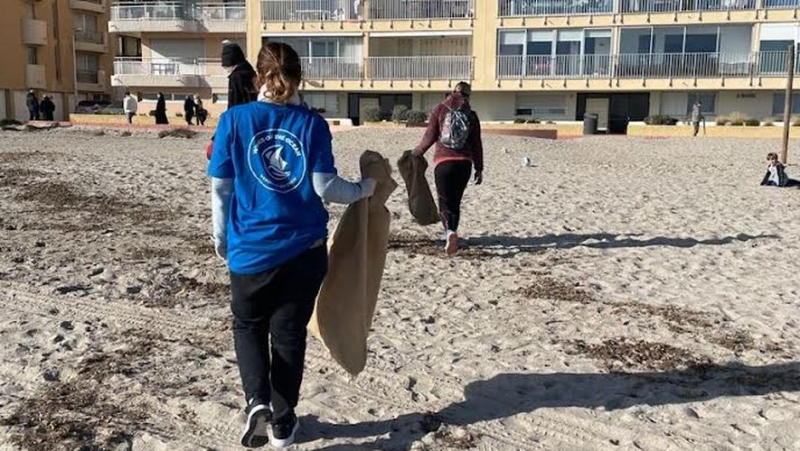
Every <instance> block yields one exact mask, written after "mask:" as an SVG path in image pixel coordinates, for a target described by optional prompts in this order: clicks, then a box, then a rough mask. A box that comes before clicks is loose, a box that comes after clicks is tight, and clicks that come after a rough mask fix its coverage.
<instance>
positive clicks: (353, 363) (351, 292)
mask: <svg viewBox="0 0 800 451" xmlns="http://www.w3.org/2000/svg"><path fill="white" fill-rule="evenodd" d="M361 176H362V177H363V178H372V179H375V181H377V182H378V183H377V188H376V189H375V194H374V195H373V196H372V197H371V198H369V199H364V200H360V201H358V202H356V203H354V204H352V205H350V206H349V207H347V210H346V211H345V213H344V215H343V216H342V219H341V220H340V221H339V225H338V226H337V227H336V232H334V234H333V237H332V239H331V243H330V251H329V254H330V255H329V264H328V275H327V276H326V277H325V281H324V282H323V283H322V288H321V289H320V293H319V296H318V297H317V304H316V307H315V309H314V315H313V316H312V317H311V322H310V323H309V326H308V327H309V330H310V331H311V333H312V335H314V336H315V337H317V338H318V339H320V340H321V341H322V343H323V344H324V345H325V347H326V348H327V349H328V351H330V353H331V356H332V357H333V358H334V359H335V360H336V361H337V362H338V363H339V364H340V365H341V366H342V368H344V369H345V371H347V372H348V373H350V374H351V375H353V376H356V375H358V374H359V373H360V372H361V371H362V370H363V369H364V366H365V365H366V362H367V336H368V335H369V330H370V327H371V326H372V317H373V315H374V313H375V304H376V303H377V301H378V292H379V291H380V286H381V278H382V277H383V268H384V265H385V263H386V252H387V247H388V244H389V222H390V221H391V215H390V214H389V210H387V209H386V205H385V204H386V201H387V200H388V199H389V196H390V195H391V194H392V192H393V191H394V190H395V189H396V188H397V183H396V182H395V181H394V180H393V179H392V168H391V165H390V164H389V161H388V160H386V159H384V158H383V157H382V156H381V155H380V154H379V153H376V152H372V151H369V150H368V151H366V152H364V154H363V155H361Z"/></svg>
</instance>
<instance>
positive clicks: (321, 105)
mask: <svg viewBox="0 0 800 451" xmlns="http://www.w3.org/2000/svg"><path fill="white" fill-rule="evenodd" d="M303 101H304V102H306V104H307V105H308V107H309V108H313V109H315V110H319V111H322V112H325V113H333V114H336V113H338V112H339V95H338V94H336V93H332V92H306V93H303Z"/></svg>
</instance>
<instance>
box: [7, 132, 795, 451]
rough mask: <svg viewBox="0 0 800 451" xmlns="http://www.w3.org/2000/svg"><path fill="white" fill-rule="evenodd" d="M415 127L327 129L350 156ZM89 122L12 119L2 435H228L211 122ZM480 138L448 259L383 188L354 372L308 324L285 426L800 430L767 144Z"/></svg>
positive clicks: (330, 434)
mask: <svg viewBox="0 0 800 451" xmlns="http://www.w3.org/2000/svg"><path fill="white" fill-rule="evenodd" d="M420 134H421V131H419V130H394V131H392V130H370V129H360V130H354V131H348V132H340V133H337V134H336V136H335V140H336V143H335V147H336V156H337V160H338V165H339V167H340V170H341V172H342V173H343V174H344V175H346V176H354V175H355V174H356V173H357V171H356V169H357V157H358V155H360V154H361V152H362V151H363V150H364V149H373V150H377V151H379V152H382V153H384V155H385V156H387V157H389V158H390V159H392V160H393V161H396V159H397V158H398V157H399V156H400V154H401V152H402V151H403V150H405V149H406V148H409V147H411V146H413V144H414V142H415V141H416V139H417V138H418V137H419V136H420ZM95 135H96V133H95V132H88V131H82V130H77V129H75V130H59V131H46V132H44V131H43V132H33V133H24V132H2V133H0V309H2V311H3V313H4V315H2V317H0V450H6V449H8V450H12V449H30V450H45V451H46V450H56V449H68V450H75V449H87V450H90V449H91V450H94V449H98V450H99V449H110V450H114V451H121V450H128V449H134V450H165V451H166V450H170V451H172V450H235V449H239V447H237V444H236V443H237V439H238V433H239V428H240V426H239V424H240V423H239V422H240V421H241V416H240V411H241V408H242V407H243V400H242V399H241V394H240V391H239V390H240V383H239V379H238V370H237V368H236V365H235V356H234V353H233V349H232V336H231V331H230V314H229V308H228V291H227V278H226V272H225V266H224V264H223V263H222V262H220V261H219V260H217V259H216V258H215V257H213V254H212V248H211V245H210V244H211V243H210V239H209V238H208V237H209V235H210V218H209V216H210V214H209V207H208V204H209V201H208V198H209V193H208V187H207V185H208V183H207V180H206V178H205V176H204V169H205V165H206V160H205V156H204V147H205V139H206V138H207V136H204V135H201V136H199V137H197V138H195V139H172V138H165V139H158V138H157V137H155V135H154V134H153V132H135V133H134V134H133V136H121V135H120V133H119V132H113V131H109V132H107V133H106V134H105V135H104V136H95ZM485 148H486V153H487V155H486V167H487V170H486V174H485V182H484V185H483V186H480V187H476V186H471V187H470V188H469V189H468V192H467V194H466V198H465V204H464V217H463V220H462V223H463V230H462V235H463V238H464V239H465V243H464V244H465V246H467V247H466V248H465V249H464V250H462V252H461V253H460V255H459V256H458V257H457V258H453V259H447V258H444V257H443V255H442V252H441V249H440V244H439V243H438V242H437V241H436V240H437V239H438V236H439V232H440V231H439V229H438V228H437V227H435V226H434V227H428V228H423V227H420V226H416V225H414V224H413V222H412V220H411V217H410V214H409V213H408V211H407V209H406V207H405V198H404V190H403V189H398V190H397V191H396V192H395V194H394V195H393V197H392V198H391V199H390V201H389V203H388V207H389V208H390V210H391V211H392V214H393V218H394V219H393V223H392V234H393V235H392V239H391V243H390V253H389V257H388V260H387V267H386V273H385V277H384V284H383V288H382V291H381V295H380V299H379V304H378V311H377V317H376V320H375V323H374V330H373V331H372V336H371V337H370V340H369V345H370V357H369V361H368V364H367V370H366V371H365V372H364V373H363V374H362V375H361V376H359V377H358V378H357V379H356V380H350V379H349V378H348V376H347V375H346V374H344V372H343V371H342V370H341V369H339V368H338V367H337V366H336V365H335V363H334V362H333V361H332V360H331V359H330V357H329V356H327V355H326V354H325V352H324V351H323V349H322V348H321V346H320V345H319V344H318V343H316V342H314V341H313V339H310V346H309V352H308V357H307V371H306V379H305V383H304V386H303V391H302V400H301V404H300V406H299V408H298V413H299V414H300V416H301V422H302V424H303V428H304V429H303V433H302V435H301V437H300V440H301V442H302V443H301V444H300V445H299V446H298V447H297V449H302V450H317V449H324V450H360V449H364V450H373V449H388V450H404V449H414V450H423V449H430V450H440V449H469V448H474V449H484V450H489V449H492V450H494V449H498V450H516V449H520V450H582V449H589V450H607V449H620V450H627V449H641V450H684V449H685V450H729V449H730V450H734V449H737V450H738V449H747V450H761V449H764V450H767V449H769V450H778V449H786V450H794V449H800V428H798V427H797V425H798V421H800V363H798V356H800V352H799V351H798V348H799V347H800V328H799V327H798V325H799V323H800V313H799V312H798V306H800V277H798V273H797V262H798V261H800V209H798V205H800V190H792V189H774V188H772V189H770V188H762V187H759V186H758V183H759V181H760V180H761V177H762V175H763V172H764V161H763V160H764V157H765V154H766V153H767V152H768V151H775V150H776V149H777V148H778V143H777V142H775V141H767V140H763V141H744V140H705V139H697V140H690V139H673V140H642V139H625V138H612V137H607V138H606V137H597V138H591V139H576V140H567V141H545V140H534V139H523V138H511V137H500V136H492V137H489V138H487V139H486V142H485ZM791 152H792V155H793V157H794V158H795V159H796V158H800V146H798V144H797V143H796V142H795V143H793V145H792V150H791ZM526 156H527V157H530V158H531V159H532V162H533V165H532V166H531V167H521V165H520V161H521V159H522V158H523V157H526ZM795 161H796V160H795ZM789 172H790V174H793V175H794V176H795V177H796V178H800V168H798V167H796V166H795V167H790V168H789ZM396 177H397V179H398V181H399V180H400V177H399V174H397V175H396ZM342 211H343V208H341V207H333V208H331V212H332V220H331V221H332V223H331V229H332V228H333V227H334V226H335V222H336V219H337V217H338V215H340V214H341V213H342ZM82 446H83V448H81V447H82Z"/></svg>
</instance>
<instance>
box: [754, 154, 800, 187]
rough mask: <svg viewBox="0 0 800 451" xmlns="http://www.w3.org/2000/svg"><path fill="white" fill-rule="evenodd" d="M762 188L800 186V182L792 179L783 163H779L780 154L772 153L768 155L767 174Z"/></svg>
mask: <svg viewBox="0 0 800 451" xmlns="http://www.w3.org/2000/svg"><path fill="white" fill-rule="evenodd" d="M761 186H778V187H787V186H800V181H797V180H792V179H790V178H789V176H788V175H786V170H785V169H784V167H783V163H781V162H780V161H778V154H776V153H774V152H770V153H768V154H767V173H766V174H765V175H764V179H763V180H761Z"/></svg>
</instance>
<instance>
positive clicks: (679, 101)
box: [659, 91, 689, 119]
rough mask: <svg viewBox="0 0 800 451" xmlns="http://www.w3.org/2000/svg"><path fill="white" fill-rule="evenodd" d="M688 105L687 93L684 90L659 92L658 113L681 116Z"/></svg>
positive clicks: (684, 113)
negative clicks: (659, 104)
mask: <svg viewBox="0 0 800 451" xmlns="http://www.w3.org/2000/svg"><path fill="white" fill-rule="evenodd" d="M688 106H689V94H688V93H686V92H675V91H668V92H662V93H661V108H660V111H659V113H660V114H666V115H668V116H672V117H674V118H679V119H680V118H683V117H684V116H686V113H687V109H688Z"/></svg>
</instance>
